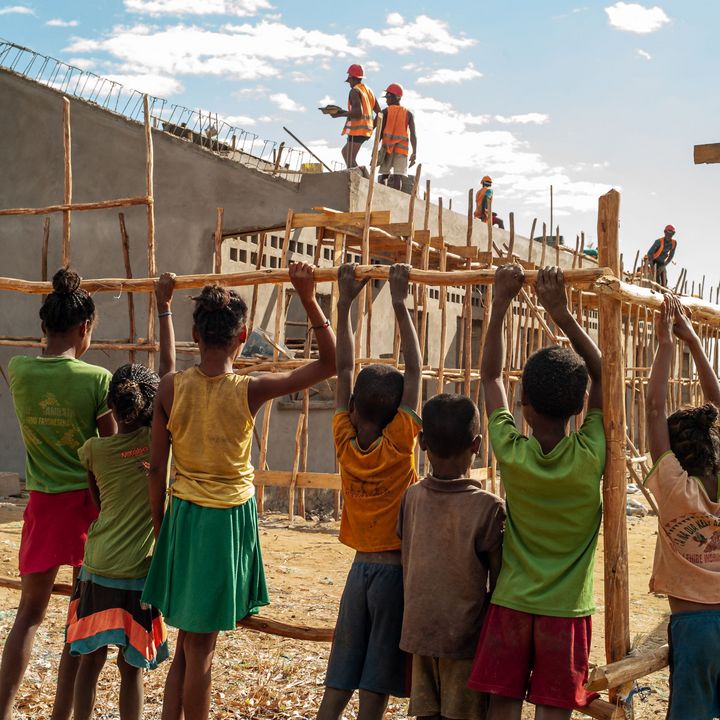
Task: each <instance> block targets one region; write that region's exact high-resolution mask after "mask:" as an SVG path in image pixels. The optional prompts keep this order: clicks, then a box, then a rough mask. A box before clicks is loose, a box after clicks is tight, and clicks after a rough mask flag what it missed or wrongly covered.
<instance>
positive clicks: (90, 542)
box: [66, 273, 175, 720]
mask: <svg viewBox="0 0 720 720" xmlns="http://www.w3.org/2000/svg"><path fill="white" fill-rule="evenodd" d="M173 283H174V278H173V276H172V275H171V274H170V273H165V274H164V275H163V276H162V277H161V278H160V280H159V282H158V284H157V286H156V290H155V294H156V297H157V308H158V317H159V326H160V375H161V376H162V375H165V374H166V373H168V372H172V371H173V370H174V369H175V338H174V334H173V327H172V320H171V319H170V318H171V315H172V313H171V311H170V303H171V300H172V291H173ZM159 382H160V378H159V377H158V375H157V374H156V373H154V372H153V371H152V370H148V369H147V368H146V367H144V366H142V365H123V366H122V367H121V368H119V369H118V370H117V371H116V372H115V374H114V375H113V377H112V380H111V381H110V390H109V393H108V407H109V408H110V410H111V411H112V413H113V417H114V418H115V421H116V422H117V425H118V433H117V435H113V436H112V437H107V438H90V439H89V440H88V441H87V442H86V443H85V444H84V445H83V446H82V447H81V448H80V450H79V451H78V453H79V456H80V462H81V463H82V464H83V465H84V467H85V468H87V474H88V481H89V484H90V492H91V494H92V496H93V500H94V501H95V505H96V506H97V509H98V510H99V512H100V515H99V517H98V519H97V520H96V521H95V522H94V523H93V524H92V525H91V526H90V530H89V531H88V539H87V543H86V544H85V561H84V562H83V566H82V568H81V570H80V576H79V578H78V581H77V583H76V585H75V591H74V592H73V596H72V598H71V600H70V611H69V614H68V626H67V632H66V640H67V642H68V644H69V645H70V654H71V655H80V667H79V669H78V673H77V677H76V678H75V697H74V703H73V704H74V715H73V718H74V720H90V718H91V717H92V713H93V709H94V706H95V691H96V687H97V681H98V676H99V675H100V672H101V670H102V669H103V666H104V665H105V660H106V659H107V651H108V646H110V645H117V646H118V648H119V649H120V651H119V652H118V656H117V665H118V669H119V670H120V717H121V718H122V720H140V717H141V716H142V707H143V678H142V670H143V669H153V668H155V667H157V664H158V663H159V662H162V661H163V660H165V659H166V658H167V656H168V649H167V642H166V637H167V632H166V630H165V624H164V623H163V620H162V616H161V615H160V613H159V612H158V611H157V610H156V609H155V608H153V607H151V606H149V605H143V604H142V603H141V602H140V596H141V595H142V590H143V586H144V584H145V576H146V575H147V571H148V568H149V567H150V558H151V554H152V546H153V540H154V538H153V527H152V516H151V514H150V499H149V493H148V479H147V471H148V468H149V466H150V423H151V422H152V411H153V402H154V400H155V394H156V392H157V388H158V384H159Z"/></svg>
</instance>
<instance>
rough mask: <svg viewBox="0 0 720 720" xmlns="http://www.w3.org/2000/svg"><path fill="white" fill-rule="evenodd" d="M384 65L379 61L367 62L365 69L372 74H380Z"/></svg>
mask: <svg viewBox="0 0 720 720" xmlns="http://www.w3.org/2000/svg"><path fill="white" fill-rule="evenodd" d="M381 67H382V65H380V63H379V62H378V61H377V60H366V61H365V62H364V63H363V69H364V70H365V71H368V70H369V71H370V72H380V68H381Z"/></svg>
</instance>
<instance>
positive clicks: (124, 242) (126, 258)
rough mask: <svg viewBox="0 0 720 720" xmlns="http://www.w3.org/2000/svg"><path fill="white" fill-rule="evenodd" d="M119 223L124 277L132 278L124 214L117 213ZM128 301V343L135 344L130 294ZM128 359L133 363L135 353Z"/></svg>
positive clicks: (129, 294) (133, 308)
mask: <svg viewBox="0 0 720 720" xmlns="http://www.w3.org/2000/svg"><path fill="white" fill-rule="evenodd" d="M118 220H119V222H120V239H121V240H122V253H123V263H124V264H125V277H126V278H128V279H130V278H131V277H132V265H131V264H130V238H129V237H128V232H127V228H126V227H125V214H124V213H118ZM127 301H128V323H129V327H130V342H131V343H134V342H135V299H134V298H133V294H132V293H131V292H129V293H127ZM128 357H129V360H130V362H131V363H134V362H135V351H134V350H130V351H129V353H128Z"/></svg>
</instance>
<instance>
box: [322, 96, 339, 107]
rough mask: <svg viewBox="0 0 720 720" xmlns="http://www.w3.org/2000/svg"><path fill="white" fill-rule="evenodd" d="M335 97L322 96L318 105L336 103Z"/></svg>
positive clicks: (323, 105)
mask: <svg viewBox="0 0 720 720" xmlns="http://www.w3.org/2000/svg"><path fill="white" fill-rule="evenodd" d="M335 104H336V102H335V98H332V97H330V96H329V95H325V96H324V97H322V98H320V99H319V100H318V107H325V106H326V105H335Z"/></svg>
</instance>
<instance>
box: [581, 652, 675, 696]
mask: <svg viewBox="0 0 720 720" xmlns="http://www.w3.org/2000/svg"><path fill="white" fill-rule="evenodd" d="M669 662H670V647H669V645H667V644H666V645H661V646H660V647H658V648H655V649H653V650H652V651H650V652H648V653H640V654H638V655H629V656H628V657H626V658H623V659H622V660H618V661H617V662H614V663H610V664H609V665H604V666H602V667H596V668H594V669H593V670H591V671H590V676H589V678H588V681H587V682H586V683H585V688H586V689H587V690H589V691H590V692H598V691H599V690H608V689H610V688H615V687H619V686H620V685H623V684H625V683H627V682H630V681H632V680H637V679H638V678H641V677H645V675H649V674H650V673H654V672H657V671H658V670H662V669H663V668H665V667H667V666H668V663H669Z"/></svg>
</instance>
